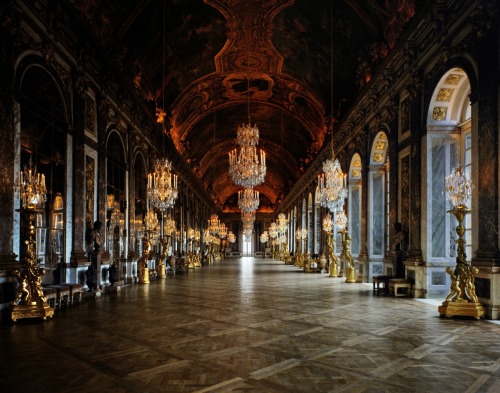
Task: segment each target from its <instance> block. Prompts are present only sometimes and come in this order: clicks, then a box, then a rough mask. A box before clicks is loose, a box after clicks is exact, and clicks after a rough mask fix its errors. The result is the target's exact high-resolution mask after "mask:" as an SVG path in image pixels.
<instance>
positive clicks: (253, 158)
mask: <svg viewBox="0 0 500 393" xmlns="http://www.w3.org/2000/svg"><path fill="white" fill-rule="evenodd" d="M229 175H230V176H231V179H232V180H233V182H234V183H235V184H236V185H238V186H242V187H245V188H247V187H255V186H256V185H259V184H261V183H263V182H264V178H265V176H266V153H265V152H264V151H261V152H260V160H259V155H258V153H257V149H256V148H255V146H241V150H240V152H239V154H237V151H236V149H235V150H233V151H232V152H230V153H229Z"/></svg>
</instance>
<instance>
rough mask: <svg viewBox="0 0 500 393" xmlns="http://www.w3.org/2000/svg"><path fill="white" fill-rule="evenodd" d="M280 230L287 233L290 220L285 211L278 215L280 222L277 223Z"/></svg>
mask: <svg viewBox="0 0 500 393" xmlns="http://www.w3.org/2000/svg"><path fill="white" fill-rule="evenodd" d="M277 227H278V231H279V232H280V233H282V234H283V233H286V232H287V230H288V220H287V218H286V217H285V215H284V214H283V213H280V214H279V215H278V223H277Z"/></svg>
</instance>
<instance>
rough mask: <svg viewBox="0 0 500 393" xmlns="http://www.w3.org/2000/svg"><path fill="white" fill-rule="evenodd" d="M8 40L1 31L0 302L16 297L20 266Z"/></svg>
mask: <svg viewBox="0 0 500 393" xmlns="http://www.w3.org/2000/svg"><path fill="white" fill-rule="evenodd" d="M7 42H10V39H8V38H7V37H5V36H4V34H0V54H1V56H0V140H1V141H2V142H1V143H0V190H1V191H0V233H1V234H2V235H1V236H0V305H1V304H4V305H6V304H8V302H11V301H12V300H14V299H15V298H16V295H17V280H16V277H15V276H14V275H13V274H12V270H14V269H16V268H19V267H20V265H19V262H18V261H17V260H16V258H17V255H16V254H15V253H14V248H15V247H14V239H19V233H15V232H16V231H15V230H14V228H16V227H17V228H19V226H18V225H15V222H14V209H15V198H14V196H15V195H14V180H15V177H16V176H15V175H16V172H15V170H14V168H15V167H16V165H17V166H19V162H16V154H15V152H16V151H18V148H17V149H16V147H18V146H19V141H18V140H16V125H19V124H20V123H19V122H20V119H19V107H18V104H17V103H16V102H15V101H14V98H13V97H14V92H13V89H12V81H13V80H14V69H13V67H12V64H13V61H12V54H11V52H10V48H9V47H8V44H7Z"/></svg>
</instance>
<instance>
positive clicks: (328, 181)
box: [316, 158, 347, 212]
mask: <svg viewBox="0 0 500 393" xmlns="http://www.w3.org/2000/svg"><path fill="white" fill-rule="evenodd" d="M323 172H324V173H323V174H321V175H320V176H318V186H317V187H316V202H317V203H320V204H321V206H323V207H326V208H328V209H329V210H330V211H331V212H334V211H336V210H339V209H340V208H341V207H342V206H343V205H344V200H345V198H346V197H347V189H346V184H345V176H344V174H343V173H342V168H341V167H340V163H339V161H338V160H337V159H333V158H332V159H328V160H326V161H325V162H324V163H323Z"/></svg>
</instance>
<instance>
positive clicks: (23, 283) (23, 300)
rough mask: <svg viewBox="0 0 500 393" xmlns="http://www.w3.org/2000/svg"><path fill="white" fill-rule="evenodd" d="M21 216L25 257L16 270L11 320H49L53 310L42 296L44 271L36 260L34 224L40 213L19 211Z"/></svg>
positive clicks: (30, 210)
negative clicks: (24, 225)
mask: <svg viewBox="0 0 500 393" xmlns="http://www.w3.org/2000/svg"><path fill="white" fill-rule="evenodd" d="M19 211H20V212H21V215H22V216H23V218H24V220H25V222H26V223H27V226H26V227H27V239H26V240H25V242H24V243H25V244H26V255H25V257H24V258H23V259H22V260H21V269H19V270H16V271H15V274H16V276H17V282H18V283H19V287H18V289H17V299H16V300H15V301H14V304H13V305H12V306H11V309H10V311H11V318H12V320H13V321H14V322H15V321H17V320H18V319H22V318H43V319H46V318H50V317H53V316H54V309H53V308H51V307H50V306H49V304H48V303H47V299H46V297H45V296H44V294H43V288H42V276H43V275H44V274H45V269H42V268H40V267H39V265H38V261H37V259H36V234H35V226H34V224H33V223H34V222H35V220H36V215H37V214H38V213H41V211H39V210H36V209H20V210H19Z"/></svg>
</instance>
